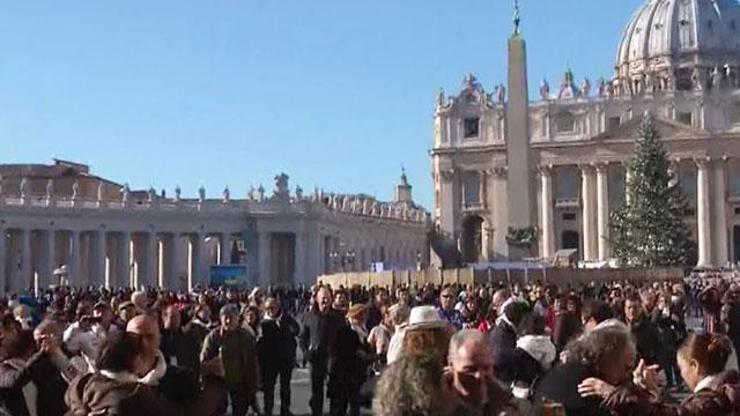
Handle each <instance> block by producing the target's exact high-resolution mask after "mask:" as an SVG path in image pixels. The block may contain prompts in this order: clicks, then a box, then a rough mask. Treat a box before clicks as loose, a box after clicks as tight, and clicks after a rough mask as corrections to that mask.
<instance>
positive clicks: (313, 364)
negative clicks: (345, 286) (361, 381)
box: [299, 287, 346, 416]
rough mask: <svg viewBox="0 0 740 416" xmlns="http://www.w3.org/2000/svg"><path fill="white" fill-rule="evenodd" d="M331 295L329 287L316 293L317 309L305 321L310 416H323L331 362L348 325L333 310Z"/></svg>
mask: <svg viewBox="0 0 740 416" xmlns="http://www.w3.org/2000/svg"><path fill="white" fill-rule="evenodd" d="M331 300H332V294H331V290H330V289H329V288H327V287H321V288H320V289H319V291H318V292H317V293H316V305H315V308H313V309H312V310H311V311H309V312H307V313H306V314H305V316H304V319H303V327H302V329H301V334H300V337H299V338H300V342H301V348H302V349H303V351H305V354H306V358H307V361H308V362H309V364H310V368H309V370H310V373H311V400H310V402H309V404H310V406H311V413H312V415H313V416H321V415H323V413H324V388H325V384H326V376H327V370H328V367H329V361H330V359H332V358H333V357H334V354H335V351H336V341H337V334H338V331H339V329H340V328H341V327H342V326H343V325H346V323H345V320H344V318H343V317H342V316H341V315H340V314H338V313H336V312H334V311H333V310H332V309H331Z"/></svg>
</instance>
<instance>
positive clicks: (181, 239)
mask: <svg viewBox="0 0 740 416" xmlns="http://www.w3.org/2000/svg"><path fill="white" fill-rule="evenodd" d="M34 236H36V237H37V238H36V239H35V240H36V241H35V242H36V244H35V245H32V239H33V237H34ZM207 237H211V238H217V239H218V240H219V242H218V245H217V253H216V256H215V257H216V258H215V264H228V263H229V256H230V254H231V253H230V247H231V235H230V234H229V233H216V234H213V233H176V232H169V233H157V232H154V231H150V232H143V233H138V232H134V233H132V232H129V231H116V232H108V231H106V230H104V229H98V230H92V231H78V230H49V229H47V230H37V229H25V228H0V291H3V292H5V291H10V292H22V291H26V290H28V289H32V288H35V287H37V286H38V287H42V288H43V287H47V286H48V285H49V284H52V283H55V284H58V283H60V282H59V281H58V280H55V279H54V276H53V274H54V271H55V269H57V268H59V267H60V266H62V265H65V266H66V275H67V280H66V281H64V282H61V283H67V284H71V285H75V286H81V285H96V286H97V285H105V286H106V287H134V288H139V287H141V286H159V287H163V288H170V289H173V290H178V289H185V288H187V289H190V288H191V286H192V285H195V284H197V283H206V282H207V281H208V274H209V266H210V264H211V259H210V254H211V253H209V250H208V245H207V243H206V238H207ZM60 241H61V245H60V244H58V243H59V242H60ZM83 241H84V242H85V243H87V244H83ZM33 246H35V248H36V251H35V252H34V250H33V248H34V247H33ZM60 246H61V247H62V249H61V250H60ZM261 248H262V247H261ZM83 259H84V260H85V265H86V266H87V267H85V268H84V269H85V270H83V267H82V263H83Z"/></svg>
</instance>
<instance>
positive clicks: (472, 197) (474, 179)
mask: <svg viewBox="0 0 740 416" xmlns="http://www.w3.org/2000/svg"><path fill="white" fill-rule="evenodd" d="M463 203H464V204H465V206H466V207H474V206H478V205H480V176H479V175H478V172H474V171H470V172H465V174H464V176H463Z"/></svg>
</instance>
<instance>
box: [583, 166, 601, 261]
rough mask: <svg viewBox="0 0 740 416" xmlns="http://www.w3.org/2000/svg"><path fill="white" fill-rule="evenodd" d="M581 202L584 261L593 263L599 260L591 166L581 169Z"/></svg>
mask: <svg viewBox="0 0 740 416" xmlns="http://www.w3.org/2000/svg"><path fill="white" fill-rule="evenodd" d="M581 178H582V179H581V200H582V206H583V215H582V216H581V217H582V218H581V219H582V222H583V260H585V261H593V260H596V258H597V255H598V253H597V249H596V245H597V244H596V240H597V230H596V227H594V223H595V220H596V209H595V208H596V207H595V204H594V192H593V190H594V173H593V168H592V167H591V166H582V167H581Z"/></svg>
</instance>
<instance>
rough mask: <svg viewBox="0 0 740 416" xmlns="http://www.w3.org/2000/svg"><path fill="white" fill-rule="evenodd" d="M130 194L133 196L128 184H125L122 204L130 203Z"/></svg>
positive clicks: (122, 191) (122, 192)
mask: <svg viewBox="0 0 740 416" xmlns="http://www.w3.org/2000/svg"><path fill="white" fill-rule="evenodd" d="M129 194H131V188H129V186H128V184H124V185H123V189H122V190H121V202H123V203H124V204H126V203H127V202H128V198H129Z"/></svg>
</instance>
